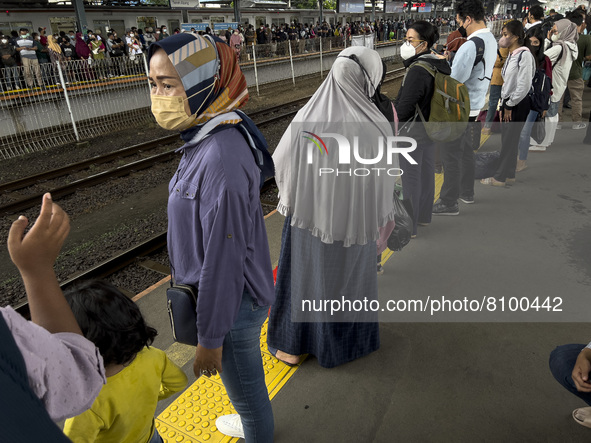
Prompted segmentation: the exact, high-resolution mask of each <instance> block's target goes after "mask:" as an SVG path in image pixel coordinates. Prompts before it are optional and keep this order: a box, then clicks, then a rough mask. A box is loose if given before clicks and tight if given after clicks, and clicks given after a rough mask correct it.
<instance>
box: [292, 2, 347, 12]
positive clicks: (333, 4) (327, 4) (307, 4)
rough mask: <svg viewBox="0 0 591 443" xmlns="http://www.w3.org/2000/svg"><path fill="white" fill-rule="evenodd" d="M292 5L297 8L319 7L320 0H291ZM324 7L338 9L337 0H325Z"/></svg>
mask: <svg viewBox="0 0 591 443" xmlns="http://www.w3.org/2000/svg"><path fill="white" fill-rule="evenodd" d="M291 6H292V7H293V8H297V9H318V0H291ZM322 7H323V8H324V9H332V10H336V9H337V0H323V1H322Z"/></svg>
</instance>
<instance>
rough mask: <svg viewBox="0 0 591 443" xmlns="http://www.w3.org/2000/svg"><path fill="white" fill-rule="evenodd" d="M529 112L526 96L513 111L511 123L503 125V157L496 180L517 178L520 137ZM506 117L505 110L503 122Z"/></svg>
mask: <svg viewBox="0 0 591 443" xmlns="http://www.w3.org/2000/svg"><path fill="white" fill-rule="evenodd" d="M529 110H530V103H529V97H527V96H526V97H525V98H524V99H523V100H521V101H520V102H519V103H518V104H517V106H515V107H514V108H513V110H512V111H511V121H510V122H509V123H506V122H504V121H503V122H502V123H501V131H502V136H501V141H502V145H501V156H500V158H499V167H498V168H497V172H496V173H495V175H494V178H495V180H498V181H500V182H504V181H505V180H506V179H508V178H515V167H516V166H517V152H518V151H519V137H520V135H521V130H522V129H523V125H524V124H525V120H526V119H527V115H528V114H529ZM504 115H505V109H503V111H502V112H501V120H503V117H504Z"/></svg>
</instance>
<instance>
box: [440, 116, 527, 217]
mask: <svg viewBox="0 0 591 443" xmlns="http://www.w3.org/2000/svg"><path fill="white" fill-rule="evenodd" d="M476 118H477V117H470V119H469V120H468V121H469V123H468V127H467V128H466V132H464V135H462V137H460V138H459V139H458V140H454V141H452V142H447V143H441V145H440V149H441V162H442V163H443V185H442V186H441V194H440V198H441V201H442V202H443V203H444V204H446V205H448V206H450V205H455V204H456V203H457V202H458V198H459V197H466V198H472V197H474V151H475V150H478V148H479V147H480V131H481V130H482V125H481V124H480V122H477V121H476ZM518 138H519V137H518Z"/></svg>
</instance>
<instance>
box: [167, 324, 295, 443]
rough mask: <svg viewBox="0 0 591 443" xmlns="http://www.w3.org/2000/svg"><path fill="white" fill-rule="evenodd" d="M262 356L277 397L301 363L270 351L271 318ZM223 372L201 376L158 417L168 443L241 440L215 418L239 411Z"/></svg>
mask: <svg viewBox="0 0 591 443" xmlns="http://www.w3.org/2000/svg"><path fill="white" fill-rule="evenodd" d="M261 356H262V358H263V369H264V371H265V383H266V385H267V389H268V391H269V398H271V399H272V398H273V397H275V395H276V394H277V393H278V392H279V390H280V389H281V388H282V387H283V385H284V384H285V383H286V382H287V380H288V379H289V378H290V377H291V376H292V375H293V374H294V373H295V371H296V370H297V369H298V368H299V366H294V367H290V366H287V365H286V364H283V363H281V362H280V361H279V360H277V359H276V358H275V357H273V356H272V355H271V354H269V352H268V351H267V322H265V324H264V325H263V327H262V329H261ZM235 413H236V410H235V409H234V407H233V406H232V403H230V399H229V398H228V394H227V393H226V390H225V389H224V385H223V384H222V380H221V378H220V376H219V375H216V376H215V377H211V378H205V377H201V378H199V379H198V380H196V381H195V383H193V384H192V385H191V386H190V387H189V388H188V389H187V390H186V391H185V392H183V394H181V396H180V397H179V398H177V399H176V400H175V401H174V402H173V403H172V404H171V405H170V406H169V407H168V408H166V409H165V410H164V411H163V412H162V413H161V414H160V415H159V416H158V418H157V419H156V428H157V429H158V432H159V433H160V435H161V436H162V439H163V440H164V441H165V442H167V443H173V442H182V443H197V442H207V443H218V442H223V443H226V442H230V441H238V439H237V438H231V437H227V436H225V435H223V434H222V433H220V432H218V430H217V428H216V426H215V421H216V419H217V418H218V417H219V416H221V415H226V414H235Z"/></svg>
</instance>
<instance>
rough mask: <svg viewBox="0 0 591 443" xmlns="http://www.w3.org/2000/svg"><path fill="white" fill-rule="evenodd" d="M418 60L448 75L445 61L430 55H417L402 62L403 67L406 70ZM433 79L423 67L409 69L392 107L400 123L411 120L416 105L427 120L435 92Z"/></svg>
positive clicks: (448, 67) (449, 71) (448, 69)
mask: <svg viewBox="0 0 591 443" xmlns="http://www.w3.org/2000/svg"><path fill="white" fill-rule="evenodd" d="M418 59H420V60H421V61H426V62H428V63H429V64H431V65H432V66H434V67H435V68H436V69H437V70H438V71H439V72H441V73H442V74H446V75H450V74H451V68H450V66H449V64H448V63H447V60H445V59H440V58H437V57H435V56H434V55H430V54H424V53H422V54H418V55H415V56H414V57H411V58H409V59H408V60H404V67H405V68H408V67H409V66H410V65H412V64H413V63H414V62H416V61H417V60H418ZM434 85H435V78H434V77H433V76H432V75H431V74H430V73H429V72H428V71H427V70H426V69H425V68H423V67H421V66H413V67H412V68H410V69H409V70H408V71H407V73H406V77H405V78H404V85H403V86H402V87H401V88H400V90H399V91H398V96H397V97H396V100H394V107H395V108H396V113H397V114H398V120H399V121H400V123H401V124H402V123H404V122H407V121H409V120H413V119H414V117H415V114H416V112H417V111H416V107H415V105H416V104H418V105H419V108H421V112H422V113H423V116H424V117H425V119H426V120H429V114H430V113H431V98H432V97H433V91H434V90H435V86H434Z"/></svg>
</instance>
